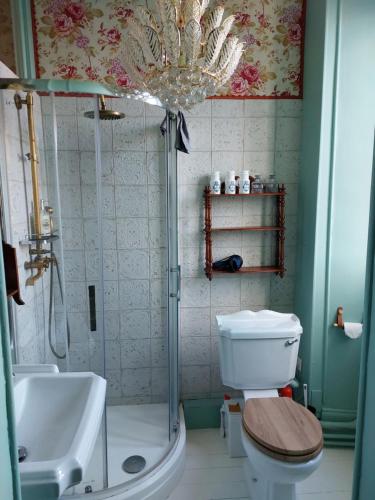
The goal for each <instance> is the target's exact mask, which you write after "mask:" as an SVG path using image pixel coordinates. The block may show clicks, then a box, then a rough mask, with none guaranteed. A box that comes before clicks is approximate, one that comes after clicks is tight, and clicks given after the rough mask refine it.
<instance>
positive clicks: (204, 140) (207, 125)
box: [187, 117, 211, 151]
mask: <svg viewBox="0 0 375 500" xmlns="http://www.w3.org/2000/svg"><path fill="white" fill-rule="evenodd" d="M187 125H188V129H189V136H190V147H191V151H211V119H210V118H198V117H187Z"/></svg>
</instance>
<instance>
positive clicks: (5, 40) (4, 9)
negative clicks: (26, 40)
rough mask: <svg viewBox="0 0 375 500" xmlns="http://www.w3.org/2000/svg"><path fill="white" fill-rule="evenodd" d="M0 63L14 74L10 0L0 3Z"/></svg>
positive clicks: (3, 0)
mask: <svg viewBox="0 0 375 500" xmlns="http://www.w3.org/2000/svg"><path fill="white" fill-rule="evenodd" d="M0 26H1V30H0V61H2V62H3V63H4V64H6V65H7V66H8V68H10V69H11V70H12V71H14V72H16V61H15V55H14V46H13V33H12V17H11V13H10V0H1V1H0Z"/></svg>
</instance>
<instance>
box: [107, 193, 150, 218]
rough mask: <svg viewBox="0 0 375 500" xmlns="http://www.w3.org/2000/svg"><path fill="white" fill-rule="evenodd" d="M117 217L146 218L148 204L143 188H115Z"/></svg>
mask: <svg viewBox="0 0 375 500" xmlns="http://www.w3.org/2000/svg"><path fill="white" fill-rule="evenodd" d="M115 198H116V215H117V217H147V215H148V202H149V198H148V196H147V188H146V187H145V186H116V188H115Z"/></svg>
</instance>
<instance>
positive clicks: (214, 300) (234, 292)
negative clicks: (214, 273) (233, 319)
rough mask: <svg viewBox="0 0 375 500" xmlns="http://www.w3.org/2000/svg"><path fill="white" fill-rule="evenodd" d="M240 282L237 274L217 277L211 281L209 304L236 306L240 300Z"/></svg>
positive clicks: (214, 305)
mask: <svg viewBox="0 0 375 500" xmlns="http://www.w3.org/2000/svg"><path fill="white" fill-rule="evenodd" d="M240 297H241V282H240V279H239V277H238V276H234V277H233V278H217V277H215V278H214V279H213V280H212V282H211V306H213V307H221V306H224V307H227V306H236V305H237V304H238V303H239V302H240Z"/></svg>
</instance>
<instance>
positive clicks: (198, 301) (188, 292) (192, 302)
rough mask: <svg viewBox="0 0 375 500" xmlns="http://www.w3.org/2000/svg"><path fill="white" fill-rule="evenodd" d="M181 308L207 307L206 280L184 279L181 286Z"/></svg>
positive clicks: (207, 286)
mask: <svg viewBox="0 0 375 500" xmlns="http://www.w3.org/2000/svg"><path fill="white" fill-rule="evenodd" d="M181 305H182V307H208V306H209V305H210V284H209V281H208V279H206V278H184V279H183V280H182V285H181Z"/></svg>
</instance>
